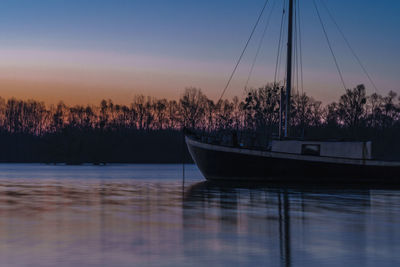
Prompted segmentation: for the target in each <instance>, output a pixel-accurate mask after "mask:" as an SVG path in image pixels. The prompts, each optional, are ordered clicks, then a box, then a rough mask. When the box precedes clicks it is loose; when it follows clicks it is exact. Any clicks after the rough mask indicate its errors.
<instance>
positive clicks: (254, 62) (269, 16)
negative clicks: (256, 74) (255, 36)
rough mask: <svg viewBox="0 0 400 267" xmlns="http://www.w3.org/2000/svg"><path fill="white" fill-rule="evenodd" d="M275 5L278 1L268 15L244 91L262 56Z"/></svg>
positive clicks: (274, 3)
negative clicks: (259, 56)
mask: <svg viewBox="0 0 400 267" xmlns="http://www.w3.org/2000/svg"><path fill="white" fill-rule="evenodd" d="M275 5H276V1H274V2H273V4H272V7H271V11H270V13H269V14H268V17H267V24H266V25H265V28H264V31H263V34H262V37H261V39H260V43H259V44H258V48H257V52H256V55H255V57H254V60H253V63H252V65H251V68H250V72H249V76H248V77H247V81H246V84H245V86H244V90H246V89H247V86H248V85H249V82H250V79H251V77H252V75H253V71H254V67H255V65H256V62H257V58H258V55H259V54H260V51H261V47H262V44H263V42H264V39H265V35H266V33H267V30H268V27H269V23H270V21H271V17H272V12H273V11H274V9H275Z"/></svg>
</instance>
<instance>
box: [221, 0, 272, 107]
mask: <svg viewBox="0 0 400 267" xmlns="http://www.w3.org/2000/svg"><path fill="white" fill-rule="evenodd" d="M268 2H269V0H266V1H265V3H264V6H263V8H262V10H261V12H260V15H259V16H258V18H257V21H256V23H255V25H254V27H253V29H252V31H251V33H250V36H249V39H248V40H247V42H246V45H245V46H244V49H243V51H242V53H241V54H240V57H239V59H238V60H237V62H236V65H235V68H234V69H233V71H232V74H231V76H230V77H229V79H228V82H227V83H226V86H225V88H224V90H223V91H222V94H221V96H220V97H219V100H218V102H219V101H220V100H221V99H222V97H224V94H225V92H226V90H227V89H228V87H229V85H230V84H231V81H232V79H233V76H234V75H235V73H236V70H237V68H238V66H239V64H240V62H241V61H242V58H243V56H244V54H245V52H246V50H247V47H248V46H249V43H250V41H251V39H252V38H253V35H254V32H255V31H256V29H257V26H258V24H259V23H260V20H261V17H262V16H263V14H264V11H265V8H266V7H267V4H268ZM218 102H217V103H218Z"/></svg>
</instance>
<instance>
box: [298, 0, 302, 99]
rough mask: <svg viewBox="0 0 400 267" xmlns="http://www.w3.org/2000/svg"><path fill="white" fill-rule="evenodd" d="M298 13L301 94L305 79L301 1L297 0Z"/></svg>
mask: <svg viewBox="0 0 400 267" xmlns="http://www.w3.org/2000/svg"><path fill="white" fill-rule="evenodd" d="M297 12H298V27H299V50H300V51H299V52H300V82H301V94H303V93H304V79H303V48H302V41H301V13H300V0H297Z"/></svg>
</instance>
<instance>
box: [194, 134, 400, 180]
mask: <svg viewBox="0 0 400 267" xmlns="http://www.w3.org/2000/svg"><path fill="white" fill-rule="evenodd" d="M186 143H187V145H188V149H189V152H190V154H191V156H192V158H193V160H194V161H195V163H196V164H197V166H198V167H199V169H200V171H201V172H202V174H203V175H204V177H205V178H206V179H207V180H237V181H238V180H240V181H255V180H256V181H275V182H286V181H288V182H304V181H309V182H313V183H314V182H318V183H319V182H328V183H332V182H344V183H359V182H377V183H381V182H382V183H399V182H400V163H390V162H379V161H372V160H368V161H362V160H351V159H331V158H322V157H306V156H303V155H290V154H287V155H285V154H282V153H272V152H268V151H262V150H250V149H242V148H230V147H224V146H219V145H210V144H206V143H202V142H199V141H196V140H194V139H191V138H189V137H187V138H186Z"/></svg>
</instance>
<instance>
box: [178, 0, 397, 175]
mask: <svg viewBox="0 0 400 267" xmlns="http://www.w3.org/2000/svg"><path fill="white" fill-rule="evenodd" d="M288 9H289V12H288V29H287V32H288V40H287V59H286V61H287V62H286V86H285V92H284V94H282V95H284V96H285V100H284V101H281V103H283V102H284V103H285V105H283V104H281V114H280V115H281V118H282V119H281V122H280V123H279V138H277V139H275V140H271V141H270V146H269V147H268V149H250V148H244V147H240V146H225V145H222V144H211V143H207V142H205V141H203V140H202V139H199V138H196V137H195V136H192V135H186V136H185V141H186V144H187V147H188V150H189V152H190V155H191V156H192V158H193V160H194V162H195V163H196V164H197V166H198V168H199V169H200V171H201V172H202V174H203V175H204V177H205V178H206V179H207V180H224V181H238V180H240V181H255V180H257V181H277V182H286V181H288V182H289V181H290V182H303V181H310V182H328V183H332V182H333V183H336V182H349V183H354V182H357V183H362V182H390V183H396V182H400V162H398V161H381V160H376V159H374V158H373V157H372V143H371V142H370V141H368V142H365V141H329V140H327V141H321V140H314V141H313V140H302V139H296V138H291V137H290V136H289V128H290V125H289V114H290V105H289V104H288V103H290V98H291V90H292V71H293V64H292V53H293V24H294V22H293V16H294V10H293V9H294V0H289V8H288ZM282 100H283V99H282ZM282 109H284V110H282ZM283 114H284V116H283Z"/></svg>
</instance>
